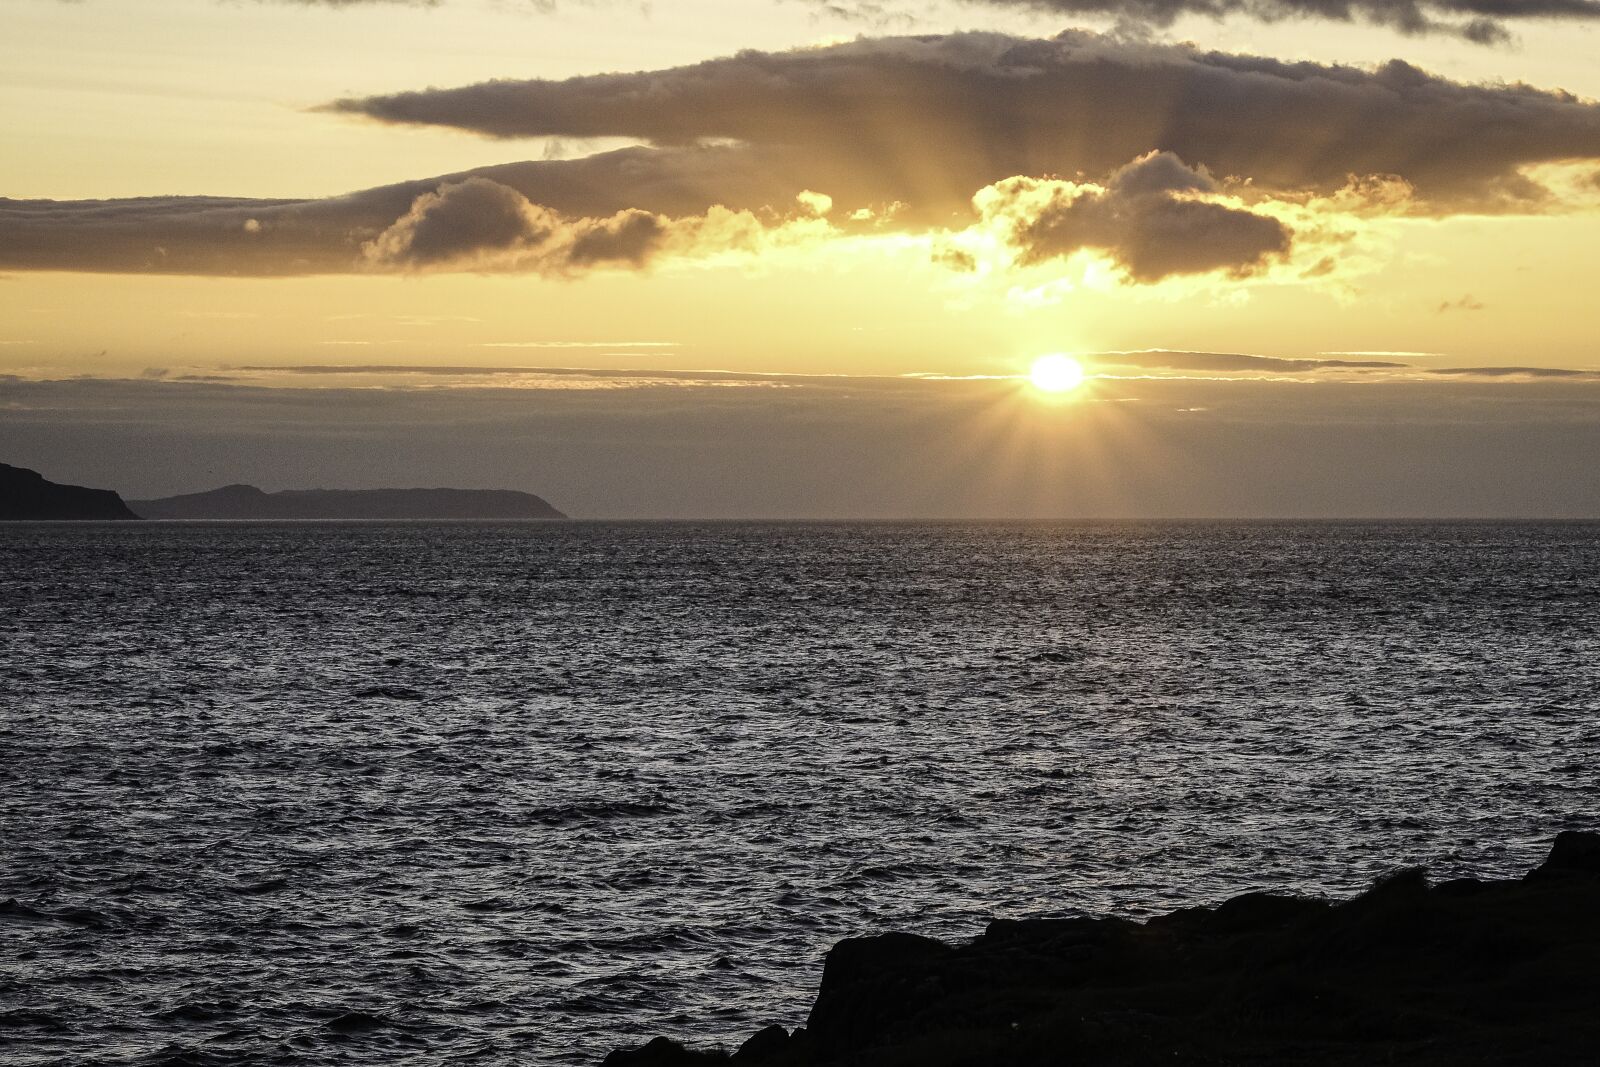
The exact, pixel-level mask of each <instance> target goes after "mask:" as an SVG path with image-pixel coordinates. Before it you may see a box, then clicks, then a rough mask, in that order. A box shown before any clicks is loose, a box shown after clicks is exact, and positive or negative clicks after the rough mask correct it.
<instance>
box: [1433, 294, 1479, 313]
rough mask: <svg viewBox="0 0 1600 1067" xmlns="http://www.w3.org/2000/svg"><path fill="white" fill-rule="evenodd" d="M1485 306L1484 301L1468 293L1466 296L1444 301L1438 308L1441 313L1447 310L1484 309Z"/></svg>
mask: <svg viewBox="0 0 1600 1067" xmlns="http://www.w3.org/2000/svg"><path fill="white" fill-rule="evenodd" d="M1484 306H1485V305H1484V303H1483V301H1481V300H1479V299H1478V298H1477V297H1475V296H1473V295H1472V294H1471V293H1468V294H1467V295H1466V296H1462V297H1458V298H1456V299H1455V300H1446V301H1443V302H1442V303H1440V305H1439V308H1438V310H1439V312H1440V313H1441V314H1442V313H1443V312H1446V311H1482V310H1483V309H1484Z"/></svg>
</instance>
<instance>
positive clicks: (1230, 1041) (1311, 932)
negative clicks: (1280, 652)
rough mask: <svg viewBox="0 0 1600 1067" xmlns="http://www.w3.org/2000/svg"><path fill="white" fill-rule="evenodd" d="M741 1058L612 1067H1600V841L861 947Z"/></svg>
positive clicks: (853, 941) (703, 1055)
mask: <svg viewBox="0 0 1600 1067" xmlns="http://www.w3.org/2000/svg"><path fill="white" fill-rule="evenodd" d="M757 1038H759V1039H760V1040H757V1039H755V1038H753V1039H751V1040H750V1041H749V1042H747V1043H746V1044H745V1045H743V1046H741V1047H740V1048H739V1049H738V1051H736V1052H734V1053H732V1054H729V1053H726V1052H720V1051H713V1052H691V1051H689V1050H686V1049H685V1048H683V1046H681V1045H678V1044H676V1043H674V1042H672V1041H669V1040H667V1039H665V1038H657V1039H656V1040H655V1041H653V1042H651V1043H650V1044H648V1045H646V1046H644V1047H643V1048H639V1049H635V1050H632V1051H619V1052H615V1053H613V1054H612V1055H611V1056H609V1057H608V1058H607V1059H606V1061H605V1063H606V1065H607V1067H628V1065H631V1067H673V1065H689V1064H701V1065H704V1064H711V1063H718V1062H723V1063H733V1064H737V1065H741V1067H742V1065H746V1064H752V1065H760V1067H799V1065H816V1067H825V1065H826V1067H845V1065H850V1067H866V1065H869V1064H870V1065H873V1067H912V1065H916V1067H957V1065H961V1067H1001V1065H1004V1067H1033V1065H1041V1067H1042V1065H1045V1064H1050V1065H1058V1064H1073V1065H1096V1064H1101V1065H1118V1067H1132V1065H1144V1064H1179V1065H1199V1064H1208V1065H1220V1064H1263V1065H1264V1064H1297V1065H1311V1064H1316V1065H1330V1067H1331V1065H1336V1064H1337V1065H1348V1067H1355V1065H1365V1064H1375V1063H1386V1064H1416V1065H1438V1067H1445V1065H1451V1067H1459V1065H1463V1064H1526V1065H1529V1067H1532V1065H1535V1064H1538V1065H1555V1064H1583V1063H1596V1062H1600V834H1593V833H1580V832H1568V833H1563V834H1562V835H1561V836H1560V837H1559V838H1557V840H1556V843H1555V846H1554V848H1553V849H1552V850H1551V852H1550V856H1549V858H1548V859H1547V860H1546V861H1545V863H1544V864H1543V865H1542V866H1540V867H1539V868H1538V869H1537V870H1536V871H1534V872H1532V873H1531V874H1529V875H1528V876H1527V877H1526V878H1523V879H1521V880H1520V881H1478V880H1475V879H1460V880H1455V881H1448V882H1443V883H1441V884H1437V885H1434V884H1430V883H1429V881H1428V879H1427V877H1426V876H1425V874H1424V873H1423V872H1422V871H1420V870H1406V871H1401V872H1399V873H1397V874H1394V875H1391V876H1390V877H1388V878H1385V879H1383V880H1381V881H1379V882H1378V883H1377V884H1376V885H1375V886H1373V887H1372V889H1370V890H1368V891H1367V892H1366V893H1364V894H1362V895H1361V896H1359V897H1356V898H1355V899H1353V900H1347V901H1343V902H1330V901H1325V900H1315V899H1303V898H1296V897H1287V896H1275V895H1270V894H1265V893H1251V894H1247V895H1245V896H1241V897H1236V898H1234V899H1232V900H1229V901H1227V902H1226V903H1224V904H1222V905H1221V906H1219V907H1215V908H1199V907H1197V908H1189V909H1185V910H1182V911H1177V912H1173V913H1172V914H1170V915H1165V916H1162V917H1159V918H1156V919H1151V920H1150V921H1148V922H1144V923H1138V922H1130V921H1126V920H1121V919H1094V918H1078V919H1023V920H1007V919H1000V920H996V921H995V922H993V923H991V924H990V925H989V927H988V929H987V930H986V931H985V932H984V934H983V935H982V936H981V937H978V938H977V939H975V940H973V941H972V942H970V943H967V944H964V945H954V946H953V945H947V944H944V943H942V942H939V941H934V940H931V939H928V938H922V937H916V936H914V935H910V934H884V935H881V936H877V937H863V938H850V939H848V940H845V941H841V942H839V943H838V944H837V945H835V946H834V948H833V949H832V950H831V951H830V952H829V953H828V956H827V960H826V962H825V964H824V966H823V974H822V985H821V988H820V990H819V992H818V994H817V998H816V1002H815V1004H814V1006H813V1008H812V1010H811V1015H810V1018H809V1020H808V1021H807V1025H806V1026H805V1027H803V1028H801V1029H798V1030H795V1031H794V1032H793V1033H792V1034H791V1033H787V1032H784V1031H783V1030H782V1029H781V1028H769V1029H768V1030H763V1031H762V1032H761V1033H760V1034H758V1035H757Z"/></svg>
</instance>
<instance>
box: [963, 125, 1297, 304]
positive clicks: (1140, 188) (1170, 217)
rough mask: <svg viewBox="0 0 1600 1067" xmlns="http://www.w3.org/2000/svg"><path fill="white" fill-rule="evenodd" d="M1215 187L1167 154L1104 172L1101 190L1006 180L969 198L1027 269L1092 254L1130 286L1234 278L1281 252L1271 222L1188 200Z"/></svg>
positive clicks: (1279, 232)
mask: <svg viewBox="0 0 1600 1067" xmlns="http://www.w3.org/2000/svg"><path fill="white" fill-rule="evenodd" d="M1217 192H1219V189H1218V187H1217V184H1216V182H1214V181H1213V180H1212V179H1211V177H1210V176H1209V175H1207V174H1205V173H1203V172H1201V171H1197V170H1194V169H1192V168H1190V167H1187V166H1185V165H1184V163H1183V162H1182V161H1181V160H1179V159H1178V157H1177V156H1175V155H1173V154H1172V153H1170V152H1152V153H1150V154H1148V155H1145V156H1141V157H1140V158H1139V159H1136V160H1134V161H1133V162H1131V163H1129V164H1127V165H1126V166H1124V167H1121V168H1119V169H1118V170H1116V171H1113V172H1112V174H1111V177H1110V178H1109V179H1108V180H1107V181H1106V183H1105V185H1103V186H1098V185H1081V184H1077V183H1074V182H1063V181H1042V180H1039V179H1036V178H1009V179H1007V180H1005V181H1003V182H1000V183H998V184H996V185H991V186H989V187H988V188H986V189H984V190H982V191H981V192H979V193H978V195H977V197H976V198H975V199H974V204H975V205H976V206H977V208H978V212H979V215H980V216H981V217H982V219H983V221H984V222H985V223H989V224H993V223H996V222H998V223H999V224H1000V225H1001V227H1002V229H1003V231H1004V232H1005V235H1006V238H1007V239H1008V240H1009V242H1010V243H1011V245H1012V246H1013V247H1014V248H1015V249H1016V250H1017V261H1018V262H1019V263H1020V264H1021V265H1023V266H1032V265H1035V264H1038V263H1042V262H1044V261H1046V260H1050V259H1055V258H1060V257H1066V256H1070V255H1072V254H1073V253H1075V252H1078V251H1081V250H1085V249H1092V250H1096V251H1099V252H1103V253H1104V254H1106V255H1107V256H1109V257H1110V258H1111V259H1112V261H1113V262H1115V263H1116V264H1117V265H1118V266H1119V267H1121V268H1122V269H1123V270H1124V271H1125V272H1126V273H1127V274H1128V276H1129V277H1130V278H1132V279H1133V280H1134V281H1138V282H1154V281H1160V280H1161V279H1162V278H1165V277H1168V276H1170V275H1174V274H1199V273H1204V272H1206V271H1212V270H1226V271H1228V272H1229V273H1231V274H1233V275H1235V276H1243V275H1246V274H1249V273H1250V272H1251V271H1253V270H1254V269H1256V268H1257V267H1259V266H1261V265H1262V264H1263V262H1264V261H1265V260H1266V259H1267V258H1268V257H1270V256H1282V255H1284V254H1286V253H1287V252H1288V250H1289V243H1290V240H1291V237H1292V233H1291V231H1290V230H1289V228H1288V227H1287V226H1285V225H1284V224H1283V223H1282V222H1280V221H1278V220H1277V219H1274V218H1269V217H1267V216H1264V215H1257V214H1254V213H1252V212H1250V211H1248V210H1244V209H1242V208H1237V207H1230V206H1228V205H1226V204H1221V203H1216V202H1213V201H1211V200H1206V199H1199V198H1197V197H1201V196H1205V195H1208V194H1215V193H1217Z"/></svg>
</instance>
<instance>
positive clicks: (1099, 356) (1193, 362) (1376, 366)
mask: <svg viewBox="0 0 1600 1067" xmlns="http://www.w3.org/2000/svg"><path fill="white" fill-rule="evenodd" d="M1079 358H1080V359H1083V360H1085V361H1087V362H1090V363H1092V364H1093V365H1095V366H1104V367H1131V368H1137V369H1141V370H1178V371H1214V372H1221V373H1229V372H1234V371H1253V372H1256V373H1265V374H1298V373H1303V372H1306V371H1319V370H1401V369H1404V368H1406V367H1408V366H1409V364H1406V363H1396V362H1393V361H1390V360H1376V359H1284V358H1281V357H1278V356H1255V355H1246V354H1244V353H1241V352H1183V351H1173V350H1170V349H1145V350H1142V351H1137V352H1089V353H1079Z"/></svg>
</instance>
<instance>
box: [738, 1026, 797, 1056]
mask: <svg viewBox="0 0 1600 1067" xmlns="http://www.w3.org/2000/svg"><path fill="white" fill-rule="evenodd" d="M788 1047H789V1031H787V1030H785V1029H784V1028H783V1027H781V1026H769V1027H767V1028H766V1029H765V1030H757V1031H756V1032H755V1034H754V1035H753V1036H752V1037H751V1038H750V1039H749V1040H748V1041H746V1042H745V1043H744V1044H742V1045H740V1046H739V1051H737V1052H735V1053H734V1054H733V1062H734V1063H761V1062H764V1061H766V1060H769V1059H771V1058H772V1057H773V1056H776V1055H777V1054H778V1053H780V1052H782V1051H783V1050H784V1049H786V1048H788Z"/></svg>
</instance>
